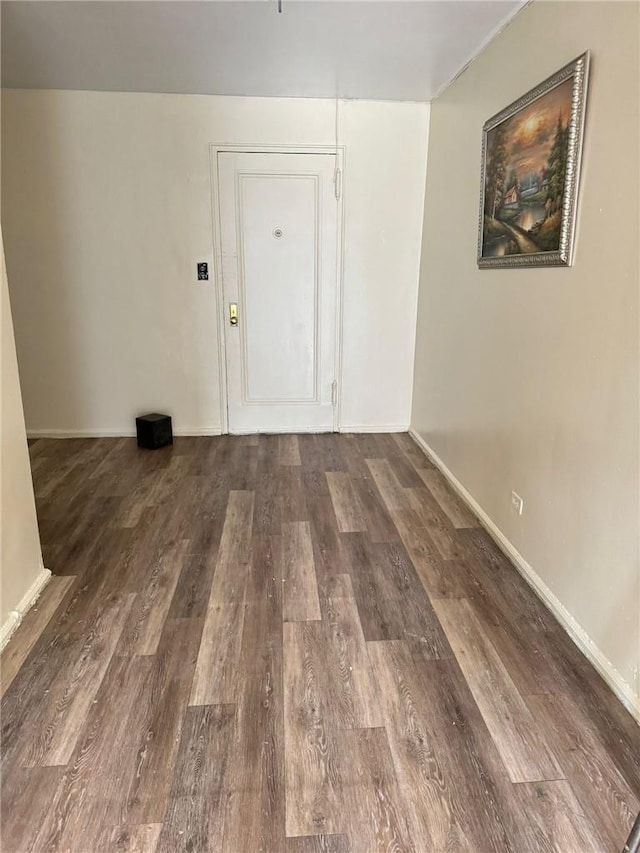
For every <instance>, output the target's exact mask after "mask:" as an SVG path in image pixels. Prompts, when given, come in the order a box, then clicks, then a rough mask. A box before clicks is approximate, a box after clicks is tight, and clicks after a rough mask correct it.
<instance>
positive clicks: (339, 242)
mask: <svg viewBox="0 0 640 853" xmlns="http://www.w3.org/2000/svg"><path fill="white" fill-rule="evenodd" d="M225 151H230V152H233V153H237V154H335V155H336V158H337V165H338V169H340V172H341V176H342V180H341V190H340V198H339V199H338V201H337V205H338V210H337V234H336V322H335V344H334V346H335V373H336V375H335V377H334V378H335V379H336V381H337V383H338V399H337V403H336V405H335V406H334V408H333V431H334V432H339V430H340V423H341V409H342V335H343V328H342V326H343V317H344V311H343V300H344V290H343V286H342V279H343V273H344V196H345V186H346V179H345V166H346V146H345V145H258V144H253V145H250V144H243V145H240V144H238V145H228V144H227V145H219V144H217V143H215V142H212V143H211V144H210V145H209V174H210V178H211V223H212V236H213V267H214V284H215V287H214V290H215V311H216V326H217V331H218V382H219V388H220V424H221V427H222V433H223V434H227V433H228V432H229V395H228V390H227V348H226V324H225V316H224V291H223V282H222V230H221V225H220V182H219V178H218V154H219V153H222V152H225Z"/></svg>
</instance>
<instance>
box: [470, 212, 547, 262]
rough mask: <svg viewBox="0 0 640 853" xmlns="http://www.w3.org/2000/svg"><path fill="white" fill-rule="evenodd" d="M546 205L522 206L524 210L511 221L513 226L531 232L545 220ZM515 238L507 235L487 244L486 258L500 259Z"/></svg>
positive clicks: (485, 248) (485, 249)
mask: <svg viewBox="0 0 640 853" xmlns="http://www.w3.org/2000/svg"><path fill="white" fill-rule="evenodd" d="M544 214H545V210H544V205H543V204H525V205H523V206H522V209H521V210H520V211H519V213H518V215H517V216H515V217H514V218H513V219H511V220H510V221H511V224H513V225H519V226H520V228H522V229H523V230H524V231H529V229H530V228H532V227H533V226H534V225H535V223H536V222H539V221H540V220H541V219H544ZM512 240H513V237H511V236H510V235H505V236H504V237H498V238H497V239H495V240H492V241H491V242H490V243H486V244H485V247H484V252H483V254H484V256H485V257H488V258H499V257H501V256H502V255H504V253H505V252H506V250H507V246H508V245H509V243H511V242H512Z"/></svg>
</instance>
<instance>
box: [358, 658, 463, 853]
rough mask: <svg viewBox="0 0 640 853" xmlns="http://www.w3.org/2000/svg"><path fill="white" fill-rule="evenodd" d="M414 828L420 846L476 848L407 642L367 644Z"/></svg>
mask: <svg viewBox="0 0 640 853" xmlns="http://www.w3.org/2000/svg"><path fill="white" fill-rule="evenodd" d="M368 650H369V656H370V658H371V663H372V665H373V670H374V674H375V676H376V679H377V681H378V684H379V687H380V698H381V702H382V705H383V714H384V718H385V723H386V731H387V735H388V737H389V745H390V748H391V753H392V755H393V763H394V767H395V771H396V775H397V778H398V785H399V788H400V792H401V795H402V798H403V803H404V811H405V816H406V819H407V823H408V827H409V832H410V833H411V836H412V839H413V843H414V845H415V847H416V849H417V850H438V851H440V850H460V851H471V850H476V849H477V848H476V847H475V846H474V842H473V839H469V838H467V837H465V835H464V832H463V831H462V828H461V826H460V821H459V814H460V810H461V809H462V808H463V804H461V803H457V802H455V800H453V799H452V796H451V789H450V786H449V782H448V780H447V779H446V776H445V774H444V772H443V768H442V766H441V764H440V760H439V755H438V744H437V743H436V742H435V740H434V738H433V735H432V733H431V732H430V731H429V729H428V727H427V724H426V722H425V719H424V716H423V714H422V713H421V711H420V692H421V687H420V684H419V683H418V680H417V679H416V678H415V676H414V665H413V661H412V658H411V655H410V652H409V648H408V646H407V645H406V644H405V643H403V642H401V641H391V642H373V643H369V644H368Z"/></svg>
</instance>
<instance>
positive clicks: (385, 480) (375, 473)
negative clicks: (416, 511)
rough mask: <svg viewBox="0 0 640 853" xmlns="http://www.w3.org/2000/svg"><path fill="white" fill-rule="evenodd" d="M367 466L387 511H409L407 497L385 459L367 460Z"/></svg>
mask: <svg viewBox="0 0 640 853" xmlns="http://www.w3.org/2000/svg"><path fill="white" fill-rule="evenodd" d="M367 465H368V466H369V470H370V471H371V476H372V477H373V479H374V480H375V483H376V486H377V487H378V491H379V492H380V494H381V495H382V499H383V500H384V502H385V504H386V506H387V509H388V510H390V511H391V510H399V509H409V508H410V505H409V496H408V494H407V492H406V491H405V489H404V488H403V487H402V485H401V484H400V482H399V480H398V478H397V477H396V475H395V474H394V472H393V469H392V468H391V466H390V465H389V463H388V462H387V460H386V459H369V460H367Z"/></svg>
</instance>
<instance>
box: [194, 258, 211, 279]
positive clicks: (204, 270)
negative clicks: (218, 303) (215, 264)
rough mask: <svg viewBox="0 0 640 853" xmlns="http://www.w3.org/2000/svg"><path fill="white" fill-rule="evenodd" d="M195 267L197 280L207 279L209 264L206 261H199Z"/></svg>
mask: <svg viewBox="0 0 640 853" xmlns="http://www.w3.org/2000/svg"><path fill="white" fill-rule="evenodd" d="M196 268H197V270H198V281H209V264H208V263H207V262H206V261H199V262H198V263H197V264H196Z"/></svg>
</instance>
